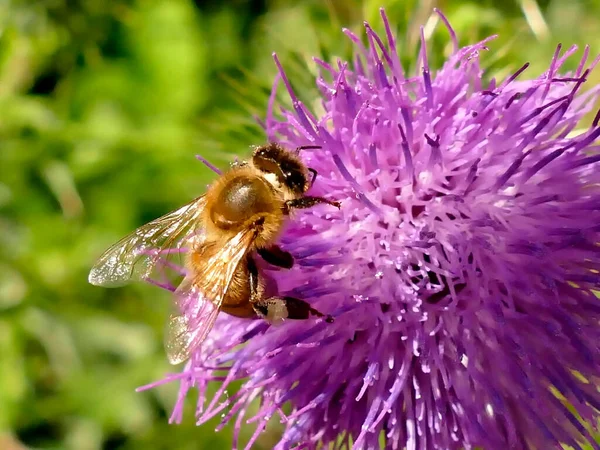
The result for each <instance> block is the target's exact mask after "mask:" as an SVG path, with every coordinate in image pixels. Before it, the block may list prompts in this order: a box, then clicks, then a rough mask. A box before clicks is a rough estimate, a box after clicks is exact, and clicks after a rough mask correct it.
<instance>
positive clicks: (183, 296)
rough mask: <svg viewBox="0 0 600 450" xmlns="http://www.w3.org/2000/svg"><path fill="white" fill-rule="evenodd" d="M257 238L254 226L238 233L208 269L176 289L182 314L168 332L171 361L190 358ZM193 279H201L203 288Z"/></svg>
mask: <svg viewBox="0 0 600 450" xmlns="http://www.w3.org/2000/svg"><path fill="white" fill-rule="evenodd" d="M255 237H256V232H255V230H253V229H247V230H244V231H241V232H239V233H238V234H236V235H235V236H234V237H233V238H232V239H230V240H229V241H227V243H226V244H225V245H224V246H223V248H222V249H221V250H219V251H218V252H217V253H215V254H214V256H212V257H211V258H209V259H208V261H206V264H205V265H204V267H205V268H206V269H204V270H202V272H200V273H194V274H190V275H188V276H187V277H186V278H185V279H184V280H183V281H182V282H181V284H180V285H179V287H178V288H177V290H176V291H175V301H176V304H177V307H178V309H179V312H180V314H179V315H172V316H171V318H170V320H169V323H168V325H167V331H166V333H165V350H166V352H167V358H168V359H169V362H170V363H171V364H179V363H181V362H183V361H185V360H186V359H188V358H189V357H190V356H191V354H192V353H193V352H194V351H195V350H196V349H197V348H198V347H199V346H200V344H201V343H202V342H203V341H204V340H205V339H206V337H207V336H208V333H209V332H210V330H211V329H212V327H213V325H214V323H215V320H216V319H217V316H218V314H219V308H220V307H221V305H222V303H223V299H224V298H225V294H226V293H227V289H229V285H230V284H231V280H232V279H233V276H234V274H235V271H236V270H237V267H238V265H239V264H240V262H241V261H242V259H243V258H245V257H246V255H247V254H248V252H249V250H250V247H251V246H252V244H253V242H254V239H255ZM194 280H201V283H202V288H200V287H199V286H198V285H197V284H196V283H195V282H194Z"/></svg>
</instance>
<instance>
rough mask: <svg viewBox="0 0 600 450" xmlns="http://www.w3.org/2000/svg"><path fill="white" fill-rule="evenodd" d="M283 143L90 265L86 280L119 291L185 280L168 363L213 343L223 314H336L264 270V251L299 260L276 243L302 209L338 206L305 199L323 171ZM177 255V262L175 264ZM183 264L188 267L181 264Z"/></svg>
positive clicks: (279, 259) (235, 167)
mask: <svg viewBox="0 0 600 450" xmlns="http://www.w3.org/2000/svg"><path fill="white" fill-rule="evenodd" d="M307 148H318V147H313V146H305V147H299V148H297V149H296V150H295V151H290V150H288V149H286V148H284V147H283V146H281V145H280V144H278V143H269V144H267V145H262V146H258V147H256V148H255V150H254V152H253V154H252V157H251V159H250V160H248V161H243V162H236V163H233V164H232V165H231V167H230V169H229V170H228V171H226V172H224V173H222V174H221V176H220V177H219V178H218V179H216V180H215V181H214V182H213V183H212V184H211V185H210V186H209V187H208V189H207V191H206V193H205V194H204V195H202V196H200V197H198V198H196V199H195V200H193V201H192V202H190V203H188V204H187V205H185V206H183V207H181V208H179V209H177V210H176V211H173V212H170V213H168V214H166V215H164V216H162V217H159V218H158V219H155V220H153V221H151V222H149V223H147V224H145V225H142V226H141V227H140V228H138V229H136V230H135V231H133V232H132V233H131V234H129V235H128V236H126V237H124V238H123V239H121V240H120V241H119V242H117V243H116V244H114V245H113V246H111V247H110V248H109V249H108V250H107V251H106V252H105V253H104V254H103V255H102V256H101V257H100V258H99V260H98V261H97V262H96V264H95V265H94V266H93V267H92V269H91V271H90V274H89V282H90V283H91V284H93V285H97V286H104V287H118V286H122V285H124V284H127V283H129V282H130V281H140V280H141V281H152V282H154V283H155V284H160V283H159V282H158V281H157V280H160V279H161V278H163V279H164V277H165V276H166V275H165V273H166V271H169V270H170V271H175V273H176V274H177V275H178V276H179V278H178V283H177V288H176V289H175V290H174V298H175V305H176V306H177V309H178V311H177V313H176V314H173V315H171V317H170V319H169V321H168V324H167V329H166V332H165V350H166V354H167V358H168V360H169V362H170V363H171V364H178V363H181V362H183V361H185V360H187V359H188V358H189V357H190V356H191V354H192V353H193V352H194V350H196V349H197V348H198V346H199V345H200V344H201V343H202V342H203V341H204V340H205V339H206V337H207V336H208V334H209V332H210V330H211V329H212V327H213V325H214V323H215V320H216V318H217V316H218V313H219V312H220V311H222V312H224V313H226V314H229V315H232V316H236V317H241V318H255V317H261V318H263V319H266V320H267V321H269V322H272V323H276V322H280V321H282V320H284V319H296V320H303V319H308V318H309V317H310V316H315V317H324V318H325V320H326V321H328V322H331V321H333V318H332V317H331V316H325V315H324V314H323V313H321V312H319V311H318V310H316V309H314V308H312V307H311V306H310V305H309V304H308V303H307V302H305V301H304V300H301V299H298V298H294V297H286V296H279V295H278V294H277V292H273V288H272V280H270V279H269V277H267V276H266V275H265V274H264V272H263V271H262V270H259V264H257V260H256V258H257V256H259V257H260V258H261V259H262V260H264V262H266V263H268V264H270V265H272V266H276V267H279V268H283V269H290V268H292V267H293V265H294V258H293V256H292V255H291V254H290V253H289V252H287V251H285V250H282V249H281V248H280V247H279V246H278V245H277V241H278V238H279V236H280V234H281V231H282V229H283V226H284V224H285V223H286V220H287V219H288V218H289V216H290V214H291V213H292V212H293V211H294V210H296V209H305V208H311V207H313V206H315V205H319V204H327V205H331V206H334V207H336V208H338V209H339V208H340V206H341V205H340V202H337V201H332V200H328V199H326V198H323V197H314V196H308V195H305V194H306V192H307V191H308V190H309V189H310V187H311V186H312V185H313V183H314V181H315V179H316V176H317V172H316V171H315V170H314V169H311V168H308V167H307V166H305V165H304V163H303V162H302V160H301V159H300V156H299V152H300V150H303V149H307ZM175 258H180V259H181V260H182V262H181V263H180V264H177V263H175V262H174V261H173V260H174V259H175ZM181 267H183V269H181Z"/></svg>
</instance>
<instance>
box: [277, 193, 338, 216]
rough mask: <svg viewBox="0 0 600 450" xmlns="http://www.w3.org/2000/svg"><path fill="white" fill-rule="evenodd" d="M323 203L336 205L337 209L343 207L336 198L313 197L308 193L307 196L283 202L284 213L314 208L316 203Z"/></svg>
mask: <svg viewBox="0 0 600 450" xmlns="http://www.w3.org/2000/svg"><path fill="white" fill-rule="evenodd" d="M321 204H325V205H331V206H335V207H336V208H337V209H340V208H341V207H342V204H341V203H340V202H337V201H334V200H327V199H326V198H324V197H312V196H308V195H307V196H305V197H300V198H295V199H293V200H288V201H286V202H285V203H284V204H283V213H284V214H289V213H290V211H291V210H292V209H306V208H312V207H313V206H315V205H321Z"/></svg>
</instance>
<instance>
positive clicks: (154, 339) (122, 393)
mask: <svg viewBox="0 0 600 450" xmlns="http://www.w3.org/2000/svg"><path fill="white" fill-rule="evenodd" d="M380 6H385V7H386V8H387V11H388V15H389V17H390V19H391V21H392V22H393V23H394V24H395V25H397V27H398V30H399V33H398V34H399V36H400V38H401V48H402V49H403V52H402V58H403V60H404V62H405V64H406V65H407V66H410V65H411V61H414V56H415V54H416V48H417V47H416V46H417V44H418V38H419V28H418V27H419V25H421V24H426V23H428V24H429V25H431V24H432V22H428V20H430V16H431V11H432V8H433V7H434V6H438V7H440V8H441V9H442V10H443V11H444V12H445V14H446V15H447V16H448V18H449V19H450V21H451V23H452V25H453V26H454V28H455V30H456V31H457V33H458V35H459V38H460V41H461V44H467V43H470V42H473V41H474V40H478V39H481V38H483V37H485V36H487V35H490V34H495V33H497V34H499V35H500V38H499V39H498V40H497V41H495V42H494V43H492V44H491V45H490V49H491V51H490V52H488V53H487V54H486V55H484V56H483V57H484V61H485V62H486V64H487V65H488V66H489V67H490V68H491V70H492V72H493V73H496V74H497V75H498V76H505V75H506V74H507V73H509V72H511V71H514V70H515V69H517V68H518V67H520V66H521V65H522V64H523V63H524V62H526V61H529V62H531V64H532V67H531V69H530V71H531V72H530V73H531V74H539V73H541V72H542V71H543V70H545V69H546V68H547V66H548V62H549V60H550V58H551V56H552V53H553V52H554V48H555V46H556V44H557V43H558V42H562V43H563V44H564V45H565V46H568V45H570V44H572V43H576V44H579V45H583V44H586V43H588V44H590V45H591V47H592V52H591V53H592V55H595V54H597V53H598V52H600V33H598V31H597V30H598V29H600V1H599V0H579V1H574V0H553V1H547V0H544V1H541V2H537V3H536V1H535V0H521V1H517V2H515V1H511V2H494V1H491V0H486V1H475V0H472V1H458V0H452V1H445V2H434V1H431V0H429V1H428V0H425V1H420V2H419V1H415V0H411V1H398V0H396V1H394V0H365V1H363V2H361V1H358V0H350V1H344V0H328V1H326V2H321V1H318V0H314V1H302V2H296V1H292V0H255V1H246V2H245V1H241V0H236V1H230V2H217V1H213V2H210V1H209V2H202V1H199V0H198V1H196V2H192V1H191V0H163V1H160V0H113V1H104V0H43V1H30V0H20V1H19V0H0V111H1V113H0V136H1V139H0V448H2V449H19V448H22V447H20V446H21V445H23V446H25V447H23V448H40V449H69V450H70V449H77V450H87V449H90V450H95V449H140V448H144V449H167V448H168V449H202V448H214V449H218V448H229V447H230V446H231V429H230V428H227V429H225V430H224V431H222V432H220V433H218V434H215V433H214V431H213V429H214V427H215V425H216V422H215V423H211V424H207V425H205V426H203V427H200V428H197V427H195V425H194V420H193V406H194V405H193V400H194V399H192V398H190V399H189V400H190V401H189V407H188V412H187V416H186V420H185V423H184V424H183V425H181V426H177V427H176V426H169V425H168V424H167V417H168V414H169V412H170V408H171V406H172V404H173V401H174V395H175V389H174V388H175V386H173V387H171V388H168V387H167V388H161V389H157V390H154V391H150V392H145V393H135V392H134V389H135V388H136V387H138V386H140V385H142V384H146V383H149V382H151V381H154V380H156V379H159V378H161V377H162V376H163V375H164V374H165V373H167V372H168V371H170V370H173V369H171V368H170V367H169V366H168V365H167V364H166V362H165V358H164V354H163V351H162V344H161V339H162V329H163V322H164V319H165V317H166V315H167V310H168V296H167V295H166V294H165V293H164V292H161V291H160V290H159V289H156V288H152V287H150V286H142V285H132V286H131V287H127V288H122V289H116V290H107V289H100V288H95V287H92V286H90V285H88V283H87V272H88V270H89V267H90V266H91V264H93V262H94V260H95V258H96V257H97V256H98V255H99V254H100V253H101V252H102V250H104V249H105V248H106V247H107V246H108V245H110V244H111V243H113V242H114V241H116V240H117V239H118V238H119V237H121V236H123V235H124V234H125V233H127V232H129V231H131V230H133V229H134V228H135V227H136V226H139V225H141V224H143V223H145V222H147V221H149V220H151V219H153V218H155V217H157V216H159V215H162V214H164V213H166V212H168V211H169V210H172V209H174V208H176V207H177V206H179V205H181V204H183V203H185V202H187V201H188V200H190V199H191V198H193V197H195V196H196V195H198V194H199V193H200V192H202V190H203V189H204V187H205V185H206V184H207V183H208V182H210V180H211V179H212V178H213V174H212V173H211V172H210V171H209V170H208V169H207V168H205V167H204V166H202V165H201V164H200V163H197V162H195V160H194V159H193V157H194V154H196V153H200V154H202V155H203V156H205V157H208V158H210V159H211V160H212V161H213V162H214V163H215V164H217V165H219V166H224V165H225V164H226V163H227V161H228V160H230V159H231V158H232V154H241V155H243V154H244V152H246V151H247V149H248V146H249V145H251V144H255V143H260V142H262V141H263V140H264V135H263V133H262V131H261V129H260V128H259V127H258V126H257V124H256V122H255V120H254V117H253V116H258V117H260V116H263V115H264V111H265V108H266V101H267V95H268V93H269V89H270V84H271V80H272V79H273V75H274V73H275V68H274V65H273V63H272V59H271V53H272V52H273V51H277V52H278V53H279V54H280V57H281V58H282V60H283V61H284V64H285V66H286V68H287V69H288V70H289V72H290V74H291V77H292V79H293V82H294V85H295V87H296V89H297V90H298V92H299V94H300V96H301V97H302V98H303V99H304V100H306V101H307V102H309V103H312V102H313V100H314V92H315V91H314V88H313V87H312V85H311V76H312V75H313V74H314V71H315V67H314V64H313V63H312V62H311V60H310V56H312V55H323V57H324V58H326V59H331V58H334V57H337V56H342V57H343V56H347V55H348V54H349V51H350V49H351V48H350V45H349V43H348V41H347V39H345V38H344V36H343V35H342V33H341V31H340V29H341V27H343V26H345V27H348V28H351V29H353V30H354V31H355V32H357V33H361V24H362V21H363V20H364V19H367V20H369V21H370V22H371V23H372V24H373V25H374V28H376V29H378V30H381V28H382V27H381V24H380V21H379V17H378V15H379V7H380ZM426 32H427V33H429V32H430V27H429V26H427V27H426ZM449 51H450V44H449V40H448V34H447V32H446V31H445V30H443V29H442V27H438V29H437V31H436V32H435V33H434V34H433V36H432V38H431V39H430V44H429V53H430V60H431V61H433V62H434V64H435V63H439V62H440V61H441V60H442V59H443V57H444V55H447V53H448V52H449ZM590 81H591V82H590V83H588V84H592V83H598V82H599V81H600V79H599V78H598V73H596V74H595V75H594V76H593V77H592V79H591V80H590ZM281 101H283V102H285V101H286V100H285V97H284V96H283V95H282V96H281ZM251 432H252V429H251V428H250V427H248V429H247V430H246V431H245V436H246V437H248V436H249V434H250V433H251ZM278 433H279V425H278V424H276V423H274V424H273V426H272V427H271V429H270V430H269V431H268V432H267V433H265V434H264V435H263V437H262V438H261V440H260V441H259V444H257V447H260V448H271V446H272V445H273V443H274V442H276V441H277V435H278Z"/></svg>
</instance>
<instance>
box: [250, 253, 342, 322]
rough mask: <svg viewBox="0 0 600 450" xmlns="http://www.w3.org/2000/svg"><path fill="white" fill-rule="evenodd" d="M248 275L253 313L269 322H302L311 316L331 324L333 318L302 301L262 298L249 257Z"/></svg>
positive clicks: (288, 298)
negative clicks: (321, 318)
mask: <svg viewBox="0 0 600 450" xmlns="http://www.w3.org/2000/svg"><path fill="white" fill-rule="evenodd" d="M248 274H249V278H250V279H249V281H250V303H251V304H252V307H253V308H254V311H256V313H257V314H258V315H259V316H261V317H264V318H265V319H267V320H268V321H269V322H280V321H282V320H283V319H294V320H304V319H308V318H309V317H310V316H311V315H312V316H316V317H325V321H326V322H328V323H331V322H333V317H331V316H330V315H325V314H323V313H322V312H320V311H317V310H316V309H314V308H312V307H311V306H310V305H309V304H308V303H306V302H305V301H304V300H300V299H298V298H294V297H268V298H263V297H262V296H261V293H260V292H259V284H258V283H259V280H258V267H257V266H256V263H255V262H254V260H253V259H252V257H251V256H248Z"/></svg>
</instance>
